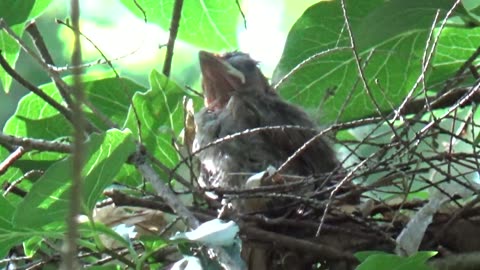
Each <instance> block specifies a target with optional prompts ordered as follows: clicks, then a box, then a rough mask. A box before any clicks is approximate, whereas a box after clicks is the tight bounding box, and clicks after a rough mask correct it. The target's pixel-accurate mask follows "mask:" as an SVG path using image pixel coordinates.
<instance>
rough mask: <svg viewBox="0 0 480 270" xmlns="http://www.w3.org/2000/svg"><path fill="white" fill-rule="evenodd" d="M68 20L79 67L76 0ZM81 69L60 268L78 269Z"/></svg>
mask: <svg viewBox="0 0 480 270" xmlns="http://www.w3.org/2000/svg"><path fill="white" fill-rule="evenodd" d="M70 16H71V18H72V28H73V33H74V39H73V52H72V65H73V66H80V65H81V64H82V47H81V43H80V4H79V0H72V1H71V15H70ZM81 75H82V70H81V69H76V70H73V87H72V90H73V96H74V99H75V100H74V102H73V104H72V113H73V115H74V116H75V117H74V118H73V122H72V123H73V127H74V133H73V138H74V140H73V152H72V163H73V165H72V176H73V177H72V187H71V190H70V191H71V193H70V209H69V211H68V215H67V235H66V236H65V242H64V244H63V248H62V264H61V269H63V270H66V269H74V270H75V269H80V266H79V263H78V260H77V252H78V248H77V239H78V220H77V216H78V215H79V214H80V205H81V204H82V201H81V200H82V183H83V175H82V170H83V167H84V165H85V127H86V119H85V115H84V112H83V110H82V105H83V104H84V100H85V96H84V92H83V86H82V78H81Z"/></svg>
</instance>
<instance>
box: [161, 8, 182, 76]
mask: <svg viewBox="0 0 480 270" xmlns="http://www.w3.org/2000/svg"><path fill="white" fill-rule="evenodd" d="M182 7H183V0H175V4H174V6H173V13H172V21H171V22H170V36H169V37H168V43H167V52H166V53H165V62H164V63H163V74H164V75H165V76H167V77H169V76H170V70H171V68H172V61H173V48H174V46H175V39H176V38H177V33H178V27H179V25H180V17H181V15H182Z"/></svg>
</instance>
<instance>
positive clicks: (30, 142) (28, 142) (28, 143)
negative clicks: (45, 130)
mask: <svg viewBox="0 0 480 270" xmlns="http://www.w3.org/2000/svg"><path fill="white" fill-rule="evenodd" d="M0 142H3V143H8V144H11V145H19V146H23V147H24V148H25V149H26V150H30V149H35V150H40V151H51V152H59V153H71V152H72V146H71V145H70V144H66V143H61V142H52V141H46V140H39V139H31V138H21V137H15V136H11V135H6V134H4V133H2V132H0Z"/></svg>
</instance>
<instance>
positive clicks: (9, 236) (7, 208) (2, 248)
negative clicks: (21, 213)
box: [0, 196, 26, 258]
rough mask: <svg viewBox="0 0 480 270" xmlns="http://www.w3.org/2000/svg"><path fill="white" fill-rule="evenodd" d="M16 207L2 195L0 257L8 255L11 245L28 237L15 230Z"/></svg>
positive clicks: (0, 205)
mask: <svg viewBox="0 0 480 270" xmlns="http://www.w3.org/2000/svg"><path fill="white" fill-rule="evenodd" d="M14 212H15V208H14V207H13V205H11V204H10V203H9V202H8V201H7V199H6V198H5V197H3V196H0V257H1V258H3V257H5V256H6V255H7V253H8V251H9V250H10V248H11V247H13V246H15V245H17V244H19V243H21V242H22V241H23V240H25V239H26V237H25V236H24V235H22V234H19V233H16V232H15V227H14V226H13V223H12V219H13V214H14Z"/></svg>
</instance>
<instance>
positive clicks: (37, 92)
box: [0, 51, 72, 121]
mask: <svg viewBox="0 0 480 270" xmlns="http://www.w3.org/2000/svg"><path fill="white" fill-rule="evenodd" d="M0 66H2V68H3V69H4V70H5V71H6V72H7V73H8V75H10V76H11V77H12V78H13V79H14V80H15V81H17V82H18V83H19V84H21V85H22V86H24V87H25V88H26V89H27V90H29V91H30V92H32V93H34V94H35V95H37V96H39V97H40V98H41V99H43V100H44V101H45V102H46V103H47V104H49V105H50V106H52V107H53V108H55V109H56V110H57V111H58V112H60V113H61V114H62V115H63V116H65V118H66V119H67V120H68V121H72V112H71V111H70V110H69V109H67V108H65V107H64V106H63V105H61V104H60V103H58V102H57V101H56V100H54V99H53V98H52V97H50V96H49V95H47V94H46V93H45V92H43V90H42V89H40V88H38V87H36V86H35V85H33V84H32V83H30V82H29V81H27V80H26V79H24V78H23V77H22V76H21V75H20V74H18V73H17V72H16V71H15V70H14V69H13V68H12V67H11V66H10V65H9V64H8V62H7V60H6V59H5V58H4V57H3V55H2V51H0Z"/></svg>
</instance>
